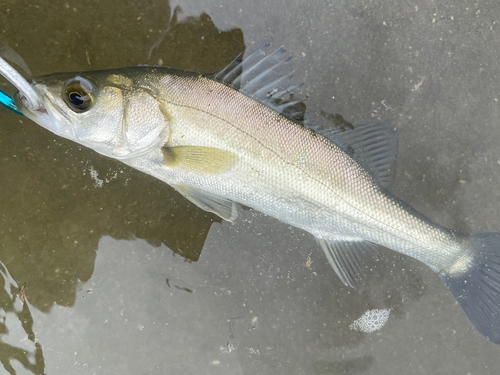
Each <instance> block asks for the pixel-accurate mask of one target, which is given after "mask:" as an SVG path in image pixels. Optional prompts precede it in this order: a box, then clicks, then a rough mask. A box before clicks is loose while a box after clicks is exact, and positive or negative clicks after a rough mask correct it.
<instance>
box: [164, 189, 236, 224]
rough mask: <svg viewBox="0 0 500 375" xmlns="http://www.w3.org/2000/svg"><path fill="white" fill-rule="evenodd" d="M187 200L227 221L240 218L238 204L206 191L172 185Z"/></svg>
mask: <svg viewBox="0 0 500 375" xmlns="http://www.w3.org/2000/svg"><path fill="white" fill-rule="evenodd" d="M172 187H173V188H174V189H175V190H177V191H178V192H179V193H181V194H182V195H183V196H184V197H185V198H186V199H187V200H189V201H190V202H191V203H193V204H195V205H196V206H198V207H199V208H201V209H202V210H205V211H208V212H213V213H214V214H216V215H218V216H220V217H221V218H222V219H224V220H226V221H230V222H233V221H234V220H235V219H236V218H237V217H238V210H237V206H236V202H233V201H232V200H230V199H226V198H223V197H220V196H218V195H215V194H212V193H209V192H207V191H204V190H200V189H196V188H193V187H190V186H184V185H172Z"/></svg>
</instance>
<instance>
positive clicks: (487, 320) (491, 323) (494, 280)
mask: <svg viewBox="0 0 500 375" xmlns="http://www.w3.org/2000/svg"><path fill="white" fill-rule="evenodd" d="M471 245H472V249H473V252H472V254H468V255H467V256H464V257H462V258H460V259H458V260H457V262H456V263H455V265H454V266H453V267H452V269H451V270H450V272H449V273H447V274H441V275H440V277H441V280H443V282H444V283H445V284H446V286H447V287H448V289H450V291H451V293H453V296H454V297H455V298H456V299H457V301H458V303H459V304H460V306H461V307H462V309H463V310H464V312H465V314H467V317H468V318H469V319H470V321H471V322H472V324H474V326H475V327H476V328H477V330H478V331H479V332H481V333H482V334H483V335H484V336H486V337H487V338H488V339H489V340H491V341H493V342H494V343H496V344H500V233H480V234H475V235H472V236H471Z"/></svg>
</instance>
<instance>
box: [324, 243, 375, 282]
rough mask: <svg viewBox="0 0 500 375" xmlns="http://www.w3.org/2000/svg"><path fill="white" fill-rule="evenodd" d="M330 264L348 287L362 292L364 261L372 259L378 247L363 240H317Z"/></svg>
mask: <svg viewBox="0 0 500 375" xmlns="http://www.w3.org/2000/svg"><path fill="white" fill-rule="evenodd" d="M317 240H318V243H319V244H320V246H321V248H322V249H323V251H324V252H325V255H326V258H327V259H328V262H329V263H330V265H331V266H332V268H333V270H334V271H335V273H336V274H337V276H338V277H339V278H340V280H341V281H342V282H343V283H344V285H346V286H350V287H352V288H354V289H356V290H357V291H361V289H362V288H363V285H364V272H363V268H364V265H365V262H364V259H366V258H367V257H372V256H373V254H374V253H375V250H376V246H375V245H374V244H372V243H371V242H367V241H363V240H359V241H356V240H352V239H340V240H326V239H323V238H317Z"/></svg>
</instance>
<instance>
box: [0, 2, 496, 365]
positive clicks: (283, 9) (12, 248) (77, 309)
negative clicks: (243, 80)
mask: <svg viewBox="0 0 500 375" xmlns="http://www.w3.org/2000/svg"><path fill="white" fill-rule="evenodd" d="M88 4H89V5H87V3H75V4H73V3H69V2H64V1H53V0H51V1H40V2H36V3H32V2H13V1H12V2H10V1H0V7H1V9H4V10H5V11H4V12H2V13H0V25H1V27H0V30H1V31H2V34H1V37H0V39H1V40H2V41H5V42H7V43H9V45H10V46H11V47H13V48H14V49H15V50H16V51H17V52H18V53H20V54H21V55H22V56H23V57H24V59H25V60H26V62H27V64H28V66H29V67H30V69H31V70H32V72H33V75H35V76H36V75H41V74H48V73H52V72H56V71H78V70H89V69H104V68H113V67H121V66H132V65H137V64H148V63H149V64H163V65H164V66H170V67H175V68H180V69H186V70H195V71H199V72H212V71H216V70H218V69H221V68H222V67H224V65H225V64H226V63H228V62H229V61H230V60H231V59H232V58H234V57H235V56H236V55H237V54H238V53H239V52H241V51H243V50H246V51H250V52H251V51H252V50H254V49H255V48H257V47H258V46H259V45H261V44H262V43H263V42H271V43H273V45H275V46H278V45H281V44H284V45H285V47H286V48H287V50H288V51H290V53H292V54H293V55H294V67H295V68H296V70H297V73H296V77H297V79H298V80H299V81H304V82H305V83H306V87H307V94H308V96H309V101H308V106H309V108H310V109H311V111H312V112H318V113H319V112H320V110H322V109H323V110H326V111H328V112H332V113H339V114H341V115H342V116H343V117H344V118H345V119H346V120H347V121H350V122H352V123H357V122H364V121H367V120H371V119H376V120H381V121H387V122H391V123H393V124H394V125H395V126H396V127H397V128H398V129H399V133H400V151H399V155H398V169H397V176H396V182H395V184H394V185H393V187H392V190H393V191H394V192H395V193H396V195H398V196H400V197H401V198H403V199H404V200H406V201H407V202H408V203H410V204H411V205H413V206H414V207H415V208H417V209H418V210H419V211H421V212H422V213H424V214H426V215H427V216H429V217H430V218H432V219H433V220H435V221H437V222H439V223H441V224H444V225H446V226H449V227H452V228H456V229H460V230H464V231H498V230H499V229H500V203H498V202H500V199H499V198H500V190H499V189H498V186H500V149H499V147H498V145H499V144H500V131H499V130H500V125H499V124H498V118H499V115H500V103H499V100H500V83H499V82H500V81H499V79H498V77H499V76H500V64H499V63H498V61H500V52H499V51H500V49H499V48H498V45H499V42H500V37H499V35H500V25H499V24H498V21H497V19H498V18H499V16H500V5H499V4H498V3H497V2H495V1H489V2H488V1H485V2H481V3H478V4H477V5H476V4H472V3H470V2H457V1H450V0H445V1H439V2H432V3H431V2H428V1H423V0H418V1H412V2H409V1H398V2H394V1H389V0H382V1H378V2H370V1H368V0H366V1H360V0H355V1H337V2H327V1H324V2H319V1H318V2H314V3H311V2H298V1H291V2H285V3H282V2H279V3H278V2H275V3H273V4H268V2H267V1H263V0H262V1H261V0H259V1H252V2H236V1H234V0H227V1H224V0H219V1H218V2H210V3H209V2H207V3H205V2H201V1H199V0H197V1H196V0H189V1H182V2H172V3H170V4H169V3H168V2H159V1H152V0H150V1H134V2H127V3H125V4H124V2H121V1H106V2H98V1H95V2H89V3H88ZM177 6H180V7H181V8H182V11H181V10H179V9H178V10H177V11H175V9H176V7H177ZM219 31H222V32H219ZM156 46H157V47H156ZM153 47H155V48H153ZM150 52H151V58H149V59H148V56H149V54H150ZM0 88H1V89H2V90H8V86H7V84H3V81H2V84H1V85H0ZM0 123H1V125H0V160H1V164H0V194H1V197H2V199H1V200H0V261H1V264H0V271H1V274H2V277H0V282H1V281H2V280H3V282H4V290H3V291H2V292H1V293H0V295H1V298H0V303H1V306H0V311H1V312H2V313H1V317H2V321H0V337H1V341H0V362H1V363H2V365H3V368H2V367H1V366H0V369H2V370H1V371H0V372H2V371H4V372H6V373H11V374H13V373H18V374H42V373H44V372H45V373H47V374H67V373H71V374H80V373H81V374H94V373H95V374H136V373H146V372H148V373H153V374H156V373H158V374H165V373H167V374H170V373H171V374H179V373H185V374H198V373H207V374H212V373H213V374H226V373H227V374H247V373H251V374H277V373H278V374H362V373H368V374H396V373H397V374H468V373H470V374H497V373H498V368H500V356H499V354H500V346H498V345H495V344H492V343H490V342H488V341H487V340H486V339H485V338H483V337H482V336H481V335H480V334H479V333H478V332H477V331H476V330H475V329H474V327H473V326H472V325H471V324H470V323H469V321H468V320H467V318H466V317H465V315H464V314H463V313H462V311H461V309H460V307H459V306H458V304H457V303H456V302H455V300H454V298H453V296H452V295H451V294H450V293H449V292H448V291H447V289H446V287H445V286H444V285H443V284H442V283H441V281H440V280H439V279H438V277H437V276H436V275H435V274H433V273H432V272H431V271H430V270H429V269H427V268H426V267H425V266H423V265H421V264H420V263H418V262H417V261H415V260H413V259H410V258H406V257H403V256H400V255H398V254H396V253H393V252H390V251H382V252H381V254H380V256H379V260H378V261H377V262H375V261H374V263H373V269H374V270H373V274H372V275H370V277H369V279H368V280H367V281H366V285H365V288H364V291H363V293H362V294H361V295H358V294H357V293H356V292H354V291H353V290H351V289H349V288H347V287H344V286H343V285H342V283H341V282H340V281H339V280H338V279H337V277H336V276H335V274H334V272H333V270H331V268H330V266H329V265H328V264H327V263H326V259H325V258H324V256H323V254H322V252H321V250H320V249H319V248H318V246H317V245H316V243H315V241H314V239H313V238H312V237H310V236H309V235H308V234H305V233H303V232H301V231H299V230H296V229H293V228H291V227H289V226H287V225H284V224H282V223H280V222H278V221H276V220H274V219H271V218H269V217H265V216H264V215H262V214H259V213H257V212H255V211H251V210H247V211H243V212H242V213H241V215H240V217H239V219H238V220H237V221H236V222H235V223H234V224H229V223H226V222H223V223H220V221H219V220H217V219H216V218H215V217H214V216H212V215H210V214H206V213H205V212H202V211H200V210H198V209H197V208H195V207H193V206H192V205H190V204H188V203H187V202H186V201H185V200H184V199H183V198H182V197H180V196H179V195H178V194H177V193H175V192H174V191H173V190H172V189H170V188H169V187H168V186H166V185H165V184H163V183H161V182H159V181H156V180H155V179H153V178H152V177H149V176H146V175H143V174H141V173H139V172H137V171H133V170H131V169H130V168H128V167H126V166H124V165H122V164H120V163H119V162H117V161H113V160H110V159H107V158H104V157H102V156H99V155H97V154H96V153H94V152H92V151H91V150H87V149H85V148H83V147H80V146H78V145H76V144H73V143H71V142H69V141H66V140H63V139H60V138H56V137H55V136H53V135H52V134H50V133H48V132H47V131H44V130H43V129H41V128H40V127H38V126H37V125H35V124H33V123H31V122H29V121H28V120H26V119H22V118H20V117H18V116H16V115H15V114H12V113H10V112H8V111H6V110H1V111H0ZM22 300H24V303H23V301H22ZM373 309H391V312H390V315H389V319H388V321H387V323H386V324H385V325H384V326H383V327H382V328H381V329H380V330H378V331H376V332H373V333H362V332H357V331H355V330H353V329H350V328H349V327H350V326H352V324H353V322H355V321H356V320H357V319H359V318H360V317H361V316H362V315H363V314H364V313H365V312H366V311H367V310H373ZM4 369H5V370H4Z"/></svg>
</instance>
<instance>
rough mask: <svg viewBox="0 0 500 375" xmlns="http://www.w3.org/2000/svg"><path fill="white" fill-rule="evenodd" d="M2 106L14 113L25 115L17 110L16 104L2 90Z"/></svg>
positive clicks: (0, 91)
mask: <svg viewBox="0 0 500 375" xmlns="http://www.w3.org/2000/svg"><path fill="white" fill-rule="evenodd" d="M0 104H1V105H3V106H4V107H5V108H7V109H9V110H11V111H12V112H14V113H17V114H18V115H21V116H23V114H22V113H21V112H19V109H17V107H16V104H15V103H14V101H13V100H12V98H11V97H10V96H9V95H7V94H6V93H4V92H3V91H2V90H0Z"/></svg>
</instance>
